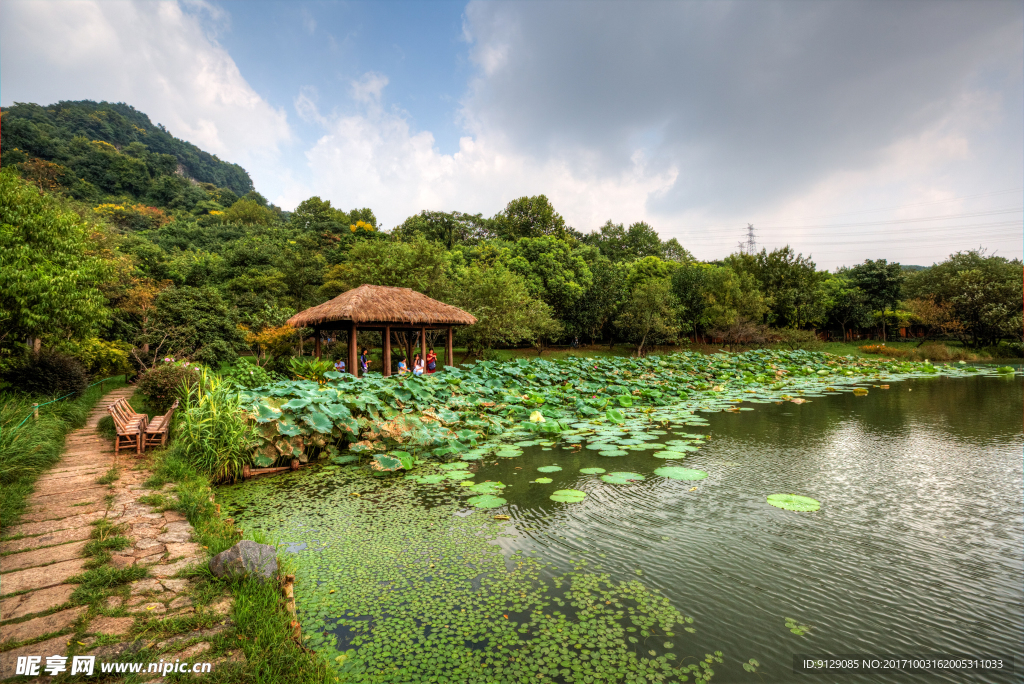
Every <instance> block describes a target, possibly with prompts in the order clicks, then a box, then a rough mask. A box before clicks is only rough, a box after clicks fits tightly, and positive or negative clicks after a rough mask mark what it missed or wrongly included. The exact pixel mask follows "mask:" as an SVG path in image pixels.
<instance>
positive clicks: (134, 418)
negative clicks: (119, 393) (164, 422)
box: [107, 399, 149, 455]
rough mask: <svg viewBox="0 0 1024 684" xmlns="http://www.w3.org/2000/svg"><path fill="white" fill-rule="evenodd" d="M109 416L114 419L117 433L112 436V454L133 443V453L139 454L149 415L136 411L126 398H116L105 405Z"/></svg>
mask: <svg viewBox="0 0 1024 684" xmlns="http://www.w3.org/2000/svg"><path fill="white" fill-rule="evenodd" d="M107 411H108V412H109V413H110V417H111V418H113V419H114V427H115V428H116V431H117V435H116V437H115V438H114V454H115V455H116V454H118V453H119V452H120V451H121V447H122V446H124V447H128V446H131V445H133V444H134V445H135V453H137V454H141V453H142V448H143V441H142V439H143V435H144V434H145V432H146V427H147V426H148V425H149V416H147V415H146V414H145V413H136V412H135V409H133V408H132V407H131V404H129V403H128V400H127V399H118V400H117V401H115V402H114V403H113V404H111V405H110V406H108V407H107Z"/></svg>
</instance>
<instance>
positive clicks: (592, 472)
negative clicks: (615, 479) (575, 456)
mask: <svg viewBox="0 0 1024 684" xmlns="http://www.w3.org/2000/svg"><path fill="white" fill-rule="evenodd" d="M580 472H581V473H583V474H584V475H600V474H601V473H604V472H607V471H606V470H605V469H604V468H580Z"/></svg>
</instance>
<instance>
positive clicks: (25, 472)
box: [0, 381, 124, 528]
mask: <svg viewBox="0 0 1024 684" xmlns="http://www.w3.org/2000/svg"><path fill="white" fill-rule="evenodd" d="M104 385H105V387H103V389H101V388H100V386H95V387H90V388H89V389H87V390H86V391H85V392H83V393H82V394H80V395H79V396H77V397H73V398H68V399H65V400H63V401H58V402H56V403H53V404H50V405H48V406H42V407H40V409H39V419H38V420H35V419H33V418H29V419H28V420H27V421H26V420H25V418H26V416H29V415H31V414H32V404H33V402H38V403H40V404H41V403H44V402H46V401H47V398H40V397H30V396H27V395H24V394H0V528H7V527H10V526H11V525H14V524H15V523H16V522H17V519H18V517H19V516H20V515H21V513H22V511H24V509H25V500H26V499H27V498H28V495H29V494H31V493H32V487H33V483H34V482H35V480H36V478H37V477H39V475H40V474H41V473H42V472H43V471H45V470H46V469H47V468H49V467H50V466H52V465H53V464H54V463H56V462H57V461H58V460H60V455H61V453H62V451H63V449H64V437H65V435H67V433H69V432H71V431H72V430H75V429H77V428H79V427H81V426H82V425H84V424H85V419H86V417H88V415H89V411H90V410H91V409H92V407H93V406H95V405H96V402H97V401H99V400H100V398H101V397H102V396H103V395H104V394H105V393H106V392H108V391H110V390H112V389H116V388H117V387H120V386H123V385H124V383H123V382H120V381H108V382H106V383H104Z"/></svg>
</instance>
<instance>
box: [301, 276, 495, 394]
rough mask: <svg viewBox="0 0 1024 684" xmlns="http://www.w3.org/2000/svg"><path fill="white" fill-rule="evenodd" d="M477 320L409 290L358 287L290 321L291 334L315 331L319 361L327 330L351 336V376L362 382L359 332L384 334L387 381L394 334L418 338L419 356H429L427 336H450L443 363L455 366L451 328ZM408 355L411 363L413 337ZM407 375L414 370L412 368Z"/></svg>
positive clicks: (405, 288)
mask: <svg viewBox="0 0 1024 684" xmlns="http://www.w3.org/2000/svg"><path fill="white" fill-rule="evenodd" d="M474 323H476V318H475V317H473V316H472V315H470V314H468V313H466V312H465V311H463V310H462V309H460V308H458V307H454V306H451V305H450V304H445V303H443V302H439V301H437V300H436V299H431V298H430V297H428V296H426V295H425V294H423V293H421V292H416V291H415V290H410V289H409V288H407V287H382V286H380V285H360V286H359V287H357V288H355V289H353V290H349V291H348V292H343V293H342V294H340V295H338V296H337V297H335V298H334V299H332V300H330V301H329V302H324V303H323V304H320V305H318V306H314V307H312V308H310V309H306V310H305V311H300V312H299V313H297V314H295V315H294V316H292V317H291V318H289V319H288V325H290V326H292V327H293V328H313V329H314V330H315V331H316V335H315V337H314V342H313V349H314V353H315V354H316V357H317V358H320V337H321V332H322V331H324V330H347V331H348V336H349V337H348V342H349V344H348V364H347V366H348V371H349V372H350V373H352V374H353V375H355V376H356V377H359V368H358V363H357V362H358V357H359V346H358V342H357V336H358V333H359V331H360V330H372V331H376V332H380V333H381V337H382V338H383V340H384V368H383V371H384V375H385V376H387V375H391V333H393V332H407V333H419V338H420V350H421V352H420V353H421V354H422V355H423V358H426V356H427V334H426V333H427V330H437V329H442V330H447V331H448V339H447V341H446V344H445V362H446V363H448V364H449V365H450V364H452V363H454V362H453V361H452V327H453V326H456V325H473V324H474ZM407 339H408V340H409V343H408V349H406V350H405V351H406V354H407V355H408V358H409V359H410V360H411V359H412V335H411V334H410V335H409V336H408V338H407ZM409 370H412V368H410V369H409Z"/></svg>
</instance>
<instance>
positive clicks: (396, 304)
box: [288, 285, 476, 328]
mask: <svg viewBox="0 0 1024 684" xmlns="http://www.w3.org/2000/svg"><path fill="white" fill-rule="evenodd" d="M335 321H355V322H356V323H359V324H363V323H391V324H405V325H473V324H474V323H476V318H475V317H474V316H471V315H470V314H468V313H466V312H465V311H463V310H462V309H460V308H458V307H455V306H451V305H450V304H444V303H443V302H439V301H437V300H436V299H431V298H430V297H428V296H427V295H425V294H423V293H421V292H417V291H416V290H410V289H409V288H407V287H382V286H380V285H360V286H359V287H357V288H355V289H353V290H349V291H348V292H343V293H342V294H340V295H338V296H337V297H335V298H334V299H332V300H330V301H329V302H324V303H323V304H320V305H318V306H314V307H312V308H310V309H306V310H305V311H300V312H299V313H297V314H295V315H294V316H292V317H291V318H289V319H288V325H290V326H292V327H294V328H307V327H313V326H315V325H322V324H324V323H333V322H335Z"/></svg>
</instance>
